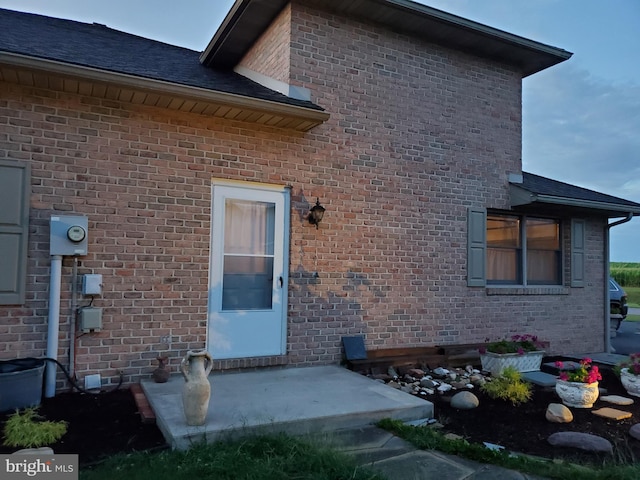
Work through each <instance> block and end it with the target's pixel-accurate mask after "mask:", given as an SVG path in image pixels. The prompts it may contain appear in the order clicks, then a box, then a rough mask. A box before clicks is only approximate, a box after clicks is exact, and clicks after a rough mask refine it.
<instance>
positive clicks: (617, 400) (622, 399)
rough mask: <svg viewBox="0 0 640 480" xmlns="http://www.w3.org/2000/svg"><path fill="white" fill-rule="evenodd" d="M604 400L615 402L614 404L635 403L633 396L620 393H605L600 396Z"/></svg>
mask: <svg viewBox="0 0 640 480" xmlns="http://www.w3.org/2000/svg"><path fill="white" fill-rule="evenodd" d="M600 400H602V401H603V402H608V403H613V404H614V405H633V400H632V399H631V398H627V397H622V396H620V395H604V396H602V397H600Z"/></svg>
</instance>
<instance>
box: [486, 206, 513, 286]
mask: <svg viewBox="0 0 640 480" xmlns="http://www.w3.org/2000/svg"><path fill="white" fill-rule="evenodd" d="M520 252H521V250H520V219H519V218H518V217H515V216H500V215H487V281H488V282H489V283H509V284H513V283H520V277H521V275H520V272H521V271H522V269H521V266H520V260H519V258H520V256H521V253H520Z"/></svg>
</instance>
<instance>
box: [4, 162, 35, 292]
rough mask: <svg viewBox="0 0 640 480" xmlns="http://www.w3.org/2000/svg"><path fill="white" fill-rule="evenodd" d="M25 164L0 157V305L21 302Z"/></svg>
mask: <svg viewBox="0 0 640 480" xmlns="http://www.w3.org/2000/svg"><path fill="white" fill-rule="evenodd" d="M30 177H31V168H30V165H29V164H28V163H23V162H16V161H11V160H0V205H1V207H0V252H2V254H1V255H0V305H21V304H23V303H24V299H25V288H26V280H27V240H28V237H29V197H30V194H31V181H30Z"/></svg>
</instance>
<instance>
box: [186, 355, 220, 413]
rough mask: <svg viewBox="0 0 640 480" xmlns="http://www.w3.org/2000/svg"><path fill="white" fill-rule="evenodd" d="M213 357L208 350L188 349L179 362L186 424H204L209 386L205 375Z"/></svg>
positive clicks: (209, 394) (209, 369) (207, 407)
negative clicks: (195, 350) (196, 350)
mask: <svg viewBox="0 0 640 480" xmlns="http://www.w3.org/2000/svg"><path fill="white" fill-rule="evenodd" d="M212 366H213V359H212V358H211V355H209V352H207V351H206V350H201V351H198V352H194V351H191V350H190V351H188V352H187V354H186V355H185V357H184V358H183V359H182V362H180V371H181V372H182V375H183V376H184V379H185V384H184V387H183V389H182V403H183V405H184V415H185V417H186V420H187V425H204V423H205V419H206V417H207V410H208V409H209V397H210V396H211V386H210V385H209V379H208V378H207V376H208V375H209V372H211V367H212Z"/></svg>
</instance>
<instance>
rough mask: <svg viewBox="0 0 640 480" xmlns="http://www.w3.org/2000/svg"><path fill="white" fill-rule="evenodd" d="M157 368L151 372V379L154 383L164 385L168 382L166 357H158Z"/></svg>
mask: <svg viewBox="0 0 640 480" xmlns="http://www.w3.org/2000/svg"><path fill="white" fill-rule="evenodd" d="M157 360H158V368H156V369H155V370H154V371H153V372H151V378H153V381H154V382H156V383H166V382H167V380H169V375H170V374H169V370H167V363H166V362H167V357H158V359H157Z"/></svg>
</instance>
